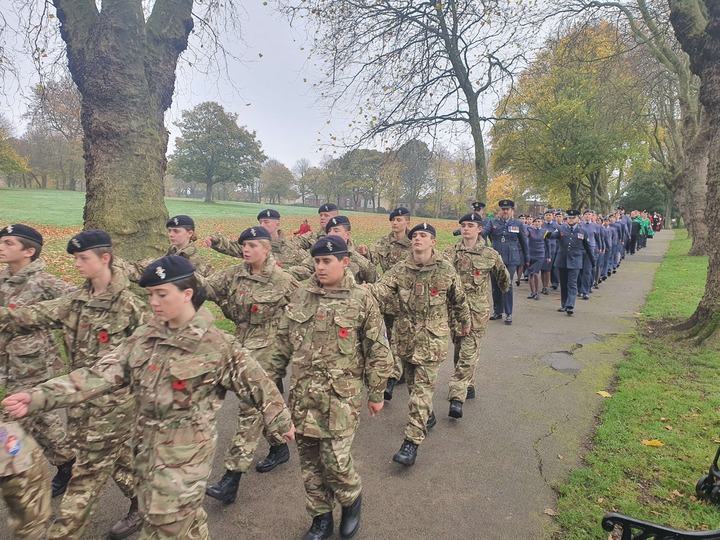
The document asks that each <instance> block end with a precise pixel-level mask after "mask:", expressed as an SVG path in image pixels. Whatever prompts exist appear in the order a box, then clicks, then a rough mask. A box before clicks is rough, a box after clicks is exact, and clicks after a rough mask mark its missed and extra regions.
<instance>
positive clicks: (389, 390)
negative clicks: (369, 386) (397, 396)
mask: <svg viewBox="0 0 720 540" xmlns="http://www.w3.org/2000/svg"><path fill="white" fill-rule="evenodd" d="M396 382H397V381H396V380H395V379H393V378H392V377H390V378H389V379H388V381H387V386H386V387H385V393H384V395H383V397H384V398H385V401H390V400H391V399H392V396H393V390H394V389H395V383H396Z"/></svg>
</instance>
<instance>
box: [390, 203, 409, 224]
mask: <svg viewBox="0 0 720 540" xmlns="http://www.w3.org/2000/svg"><path fill="white" fill-rule="evenodd" d="M409 215H410V210H408V209H407V208H405V207H404V206H398V207H397V208H396V209H395V210H393V211H392V212H390V221H392V220H393V219H395V218H396V217H398V216H409Z"/></svg>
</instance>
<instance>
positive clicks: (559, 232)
mask: <svg viewBox="0 0 720 540" xmlns="http://www.w3.org/2000/svg"><path fill="white" fill-rule="evenodd" d="M579 220H580V211H579V210H568V211H567V224H562V225H559V226H558V228H557V229H556V230H555V231H553V232H552V233H547V236H548V237H549V238H555V239H557V240H558V251H557V255H556V256H555V264H556V265H557V267H558V271H559V272H560V299H561V301H562V302H561V306H560V309H558V311H560V312H562V311H564V312H565V313H567V314H568V315H572V314H573V313H574V310H575V299H576V297H577V290H578V276H579V274H580V271H581V270H582V268H583V256H584V255H587V257H588V258H589V260H590V263H591V264H592V265H594V264H595V254H594V253H593V250H592V248H591V247H590V242H589V241H588V233H587V231H586V230H585V229H583V228H581V227H579V226H578V221H579Z"/></svg>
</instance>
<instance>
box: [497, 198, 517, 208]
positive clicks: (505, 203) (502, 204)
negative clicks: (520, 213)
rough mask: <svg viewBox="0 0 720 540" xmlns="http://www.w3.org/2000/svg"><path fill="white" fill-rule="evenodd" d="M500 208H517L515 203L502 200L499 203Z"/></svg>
mask: <svg viewBox="0 0 720 540" xmlns="http://www.w3.org/2000/svg"><path fill="white" fill-rule="evenodd" d="M498 206H499V207H500V208H515V203H514V202H513V201H511V200H510V199H502V200H501V201H499V202H498Z"/></svg>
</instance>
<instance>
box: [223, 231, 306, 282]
mask: <svg viewBox="0 0 720 540" xmlns="http://www.w3.org/2000/svg"><path fill="white" fill-rule="evenodd" d="M210 238H211V240H212V248H213V249H214V250H215V251H217V252H218V253H222V254H224V255H230V256H231V257H237V258H238V259H242V258H243V255H242V247H241V246H240V244H239V243H238V242H237V241H235V240H231V239H230V238H228V237H227V236H224V235H222V234H214V235H212V236H211V237H210ZM270 248H271V252H272V255H273V257H275V262H276V264H277V265H278V266H279V267H281V268H282V269H283V270H285V271H286V272H288V273H289V274H290V275H292V276H293V277H294V278H295V279H297V280H298V281H302V280H304V279H307V278H309V277H310V275H311V274H312V273H313V272H314V271H315V267H314V265H313V262H312V259H311V258H310V256H309V255H308V254H307V253H306V252H305V251H304V250H303V249H300V247H298V245H297V244H296V243H295V241H294V240H293V239H292V238H288V237H286V236H285V235H284V234H283V233H282V231H278V237H277V238H275V239H274V240H271V241H270Z"/></svg>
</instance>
